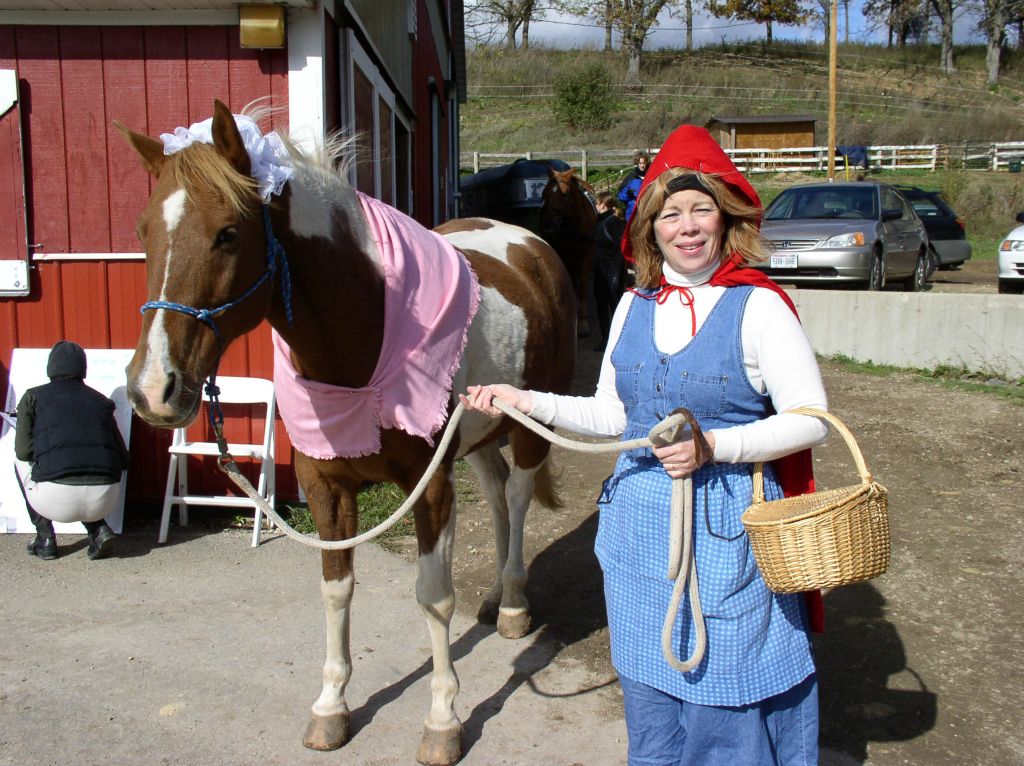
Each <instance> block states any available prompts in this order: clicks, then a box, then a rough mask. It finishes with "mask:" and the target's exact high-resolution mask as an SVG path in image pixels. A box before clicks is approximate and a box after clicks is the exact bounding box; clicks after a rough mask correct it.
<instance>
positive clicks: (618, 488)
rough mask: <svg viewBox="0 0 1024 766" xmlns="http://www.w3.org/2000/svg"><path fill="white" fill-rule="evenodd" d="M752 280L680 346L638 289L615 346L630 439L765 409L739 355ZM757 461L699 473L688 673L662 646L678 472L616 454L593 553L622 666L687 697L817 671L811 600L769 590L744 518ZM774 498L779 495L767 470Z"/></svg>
mask: <svg viewBox="0 0 1024 766" xmlns="http://www.w3.org/2000/svg"><path fill="white" fill-rule="evenodd" d="M753 289H754V288H753V287H749V286H741V287H731V288H729V289H727V290H726V291H725V293H724V295H723V296H722V297H721V298H720V299H719V301H718V303H717V304H716V305H715V306H714V308H713V309H712V311H711V314H710V315H709V316H708V318H707V320H706V321H705V322H704V325H703V326H702V327H701V328H700V330H699V331H698V332H697V334H696V335H695V336H694V338H693V339H692V340H691V341H690V343H689V344H688V345H686V346H685V347H684V348H683V349H682V350H680V351H679V352H677V353H675V354H663V353H661V352H659V351H658V350H657V347H656V346H655V342H654V308H655V301H653V300H645V299H643V298H641V297H639V296H636V297H634V298H633V301H632V304H631V305H630V308H629V313H628V314H627V317H626V321H625V325H624V327H623V329H622V334H621V335H620V336H619V340H618V342H617V343H616V345H615V349H614V350H613V351H612V356H611V362H612V364H613V365H614V367H615V381H616V389H617V391H618V395H619V398H620V399H621V400H622V403H623V405H624V406H625V410H626V420H627V423H626V430H625V433H624V434H623V439H633V438H637V437H642V436H646V435H647V432H648V431H649V430H650V428H651V427H652V426H653V425H655V424H656V423H657V422H659V421H660V420H662V419H663V418H664V417H665V416H666V415H668V414H669V413H671V412H672V410H674V409H675V408H676V407H679V406H684V407H686V408H687V409H689V410H690V411H691V412H693V414H694V415H695V416H696V417H697V419H698V421H699V422H700V425H701V428H702V429H705V430H709V429H713V428H726V427H729V426H734V425H739V424H743V423H749V422H752V421H754V420H758V419H762V418H764V417H766V416H767V414H768V413H769V411H770V407H771V402H770V399H769V397H768V396H766V395H764V394H761V393H759V392H758V391H755V390H754V388H753V387H752V386H751V385H750V381H749V380H748V379H747V374H746V370H745V368H744V365H743V348H742V341H741V334H740V326H741V320H742V318H743V311H744V308H745V306H746V303H747V300H748V298H749V297H750V294H751V291H752V290H753ZM752 468H753V467H752V465H751V464H750V463H742V464H707V465H705V466H704V467H702V468H701V469H700V470H699V471H697V472H696V473H695V474H694V475H693V493H694V523H693V537H694V560H695V564H696V571H697V577H698V582H699V584H700V600H701V606H702V608H703V612H704V618H705V621H706V624H707V634H708V643H707V650H706V652H705V654H704V659H703V661H702V662H701V664H700V665H698V666H697V667H696V668H695V669H694V670H693V671H691V672H689V673H681V672H679V671H677V670H674V669H672V668H671V667H670V666H669V665H668V663H666V662H665V659H664V657H663V656H662V650H661V630H662V623H663V621H664V619H665V613H666V612H667V610H668V605H669V600H670V597H671V593H672V586H673V581H672V580H669V579H668V577H667V569H668V548H669V510H670V504H671V491H672V479H671V478H670V477H669V476H668V474H667V473H666V472H665V470H664V468H663V467H662V465H661V463H660V462H659V461H658V460H657V458H655V457H654V456H653V454H652V453H651V451H650V450H649V449H642V450H630V451H628V452H623V453H622V454H621V455H620V456H619V459H618V461H617V463H616V465H615V472H614V473H613V474H612V476H611V477H610V478H609V479H608V480H607V481H605V484H604V486H603V488H602V492H601V497H600V498H599V500H598V506H599V509H600V521H599V525H598V533H597V540H596V543H595V552H596V554H597V558H598V560H599V561H600V563H601V568H602V570H603V571H604V583H605V600H606V604H607V609H608V627H609V631H610V634H611V649H612V663H613V665H614V666H615V669H616V670H617V671H618V673H619V674H620V675H624V676H626V677H627V678H629V679H631V680H633V681H639V682H640V683H643V684H647V685H648V686H652V687H654V688H656V689H659V690H661V691H663V692H665V693H667V694H671V695H673V696H675V697H678V698H680V699H682V700H685V701H687V702H692V703H696V704H699V705H725V706H738V705H746V704H749V703H752V702H757V701H760V700H763V699H767V698H769V697H772V696H775V695H776V694H780V693H782V692H784V691H786V690H787V689H790V688H791V687H793V686H795V685H796V684H798V683H800V682H801V681H802V680H804V679H805V678H806V677H807V676H809V675H810V674H811V673H813V672H814V661H813V658H812V656H811V647H810V642H809V639H808V633H807V615H806V611H805V608H804V604H803V597H802V596H801V595H800V594H793V595H778V594H775V593H772V592H771V591H770V590H768V588H767V586H766V585H765V583H764V580H763V579H762V577H761V575H760V573H759V572H758V569H757V566H756V564H755V562H754V555H753V552H752V551H751V549H750V543H749V541H748V539H747V535H746V533H745V532H744V530H743V524H742V523H741V522H740V515H741V514H742V513H743V511H744V510H746V508H747V507H748V506H749V505H750V501H751V496H752V494H753V480H752ZM765 494H766V496H767V497H768V499H777V498H779V497H781V496H782V492H781V490H780V488H779V485H778V482H777V481H776V480H775V477H774V475H773V474H771V472H770V470H767V469H766V471H765ZM694 643H695V635H694V629H693V620H692V615H691V612H690V602H689V597H687V598H685V599H684V602H683V605H682V608H681V609H680V610H679V616H678V617H677V620H676V625H675V628H674V632H673V644H674V646H675V647H676V650H677V651H676V656H677V657H680V658H686V657H689V656H690V655H691V653H692V651H693V647H694Z"/></svg>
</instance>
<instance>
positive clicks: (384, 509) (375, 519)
mask: <svg viewBox="0 0 1024 766" xmlns="http://www.w3.org/2000/svg"><path fill="white" fill-rule="evenodd" d="M404 502H405V493H404V492H402V490H400V489H399V488H398V487H396V486H395V485H394V484H389V483H386V482H382V483H380V484H367V485H366V486H365V487H363V489H362V490H361V491H360V492H359V494H358V495H357V496H356V503H357V504H358V506H359V531H358V534H362V533H363V532H367V531H369V530H371V529H373V528H374V527H375V526H377V525H378V524H380V523H381V522H382V521H384V520H385V519H387V518H388V517H389V516H391V514H392V513H394V512H395V511H396V510H398V507H399V506H400V505H401V504H402V503H404ZM285 510H286V511H287V514H288V515H287V516H286V517H285V520H286V521H287V522H288V523H289V524H291V525H292V527H294V528H295V530H296V531H298V532H302V533H303V534H307V535H309V534H313V533H314V532H316V524H315V523H313V514H311V513H310V512H309V506H308V505H307V504H306V503H288V504H286V505H285ZM415 532H416V528H415V526H414V523H413V519H412V514H411V513H407V514H405V516H403V517H402V518H401V519H399V520H398V521H397V522H396V523H395V524H394V526H392V527H391V528H390V529H388V530H387V531H386V532H384V533H383V534H382V535H381V536H380V537H378V538H377V540H378V541H387V540H392V539H396V538H399V537H404V536H406V535H411V534H415Z"/></svg>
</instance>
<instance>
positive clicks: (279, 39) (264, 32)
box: [238, 5, 285, 48]
mask: <svg viewBox="0 0 1024 766" xmlns="http://www.w3.org/2000/svg"><path fill="white" fill-rule="evenodd" d="M238 32H239V40H240V41H241V44H242V47H243V48H283V47H284V40H285V36H284V6H283V5H240V6H238Z"/></svg>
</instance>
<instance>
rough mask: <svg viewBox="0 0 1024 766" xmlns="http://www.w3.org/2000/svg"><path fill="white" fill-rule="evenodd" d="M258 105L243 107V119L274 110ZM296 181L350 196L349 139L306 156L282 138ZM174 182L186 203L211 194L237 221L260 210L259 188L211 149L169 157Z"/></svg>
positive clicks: (336, 136)
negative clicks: (230, 210)
mask: <svg viewBox="0 0 1024 766" xmlns="http://www.w3.org/2000/svg"><path fill="white" fill-rule="evenodd" d="M260 101H262V99H260V100H257V101H255V102H252V103H250V104H248V105H247V106H246V107H245V108H244V109H243V110H242V113H243V114H245V115H247V116H249V117H252V118H253V119H254V120H256V121H257V122H258V121H259V120H260V119H261V118H264V117H267V116H268V115H270V114H273V113H274V112H275V111H276V110H275V109H273V108H270V107H266V106H263V105H260ZM281 140H282V142H283V143H284V145H285V148H286V149H287V150H288V154H289V156H290V158H291V161H292V166H293V167H294V169H295V174H296V176H297V177H299V178H301V179H302V181H303V183H304V184H305V185H307V186H311V187H313V188H315V189H317V190H319V191H321V192H322V193H325V194H327V195H331V193H332V192H334V193H337V191H339V190H341V189H344V190H349V189H350V187H349V185H348V182H347V181H346V180H345V179H346V176H347V175H348V170H349V167H350V166H351V164H352V162H353V160H354V156H353V155H354V152H353V148H354V144H355V139H354V138H353V137H346V136H344V135H342V133H341V132H340V131H339V132H336V133H332V134H331V135H329V136H327V137H326V138H325V139H324V140H323V141H322V142H319V143H318V144H317V145H316V146H315V148H314V149H313V150H311V151H306V150H304V149H303V148H301V147H300V146H299V145H298V143H297V142H296V140H295V139H294V138H292V137H290V136H282V137H281ZM172 156H173V158H174V163H175V164H174V180H175V181H176V182H177V183H178V186H180V187H181V188H182V189H183V190H184V191H185V193H186V194H187V195H188V196H189V198H190V199H192V200H196V199H197V198H198V197H199V195H201V194H203V193H206V194H213V195H214V196H216V197H218V198H220V199H221V200H223V201H224V203H225V204H227V205H228V206H229V207H231V209H232V210H234V211H235V212H236V213H237V214H239V215H246V214H248V213H249V212H250V211H252V210H253V209H254V208H255V207H257V206H258V205H259V204H260V196H259V182H258V181H256V179H254V178H252V177H251V176H245V175H242V174H241V173H239V172H238V171H237V170H235V168H234V167H232V166H231V164H230V163H228V162H227V161H226V160H225V159H224V158H223V157H221V156H220V154H218V153H217V150H216V149H215V148H214V147H213V146H211V145H210V144H202V143H194V144H191V145H190V146H187V147H186V148H184V149H182V150H181V151H180V152H177V153H175V154H174V155H172Z"/></svg>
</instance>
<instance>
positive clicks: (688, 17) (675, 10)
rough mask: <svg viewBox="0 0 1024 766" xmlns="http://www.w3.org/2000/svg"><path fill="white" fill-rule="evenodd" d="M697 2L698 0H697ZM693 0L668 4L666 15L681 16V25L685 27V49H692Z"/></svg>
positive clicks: (682, 0) (676, 17)
mask: <svg viewBox="0 0 1024 766" xmlns="http://www.w3.org/2000/svg"><path fill="white" fill-rule="evenodd" d="M697 2H698V4H699V3H700V0H697ZM693 5H694V3H693V0H681V1H680V2H677V3H676V4H675V5H669V12H668V15H669V16H671V17H672V18H674V19H679V18H681V19H682V20H683V27H684V28H685V29H686V50H688V51H692V50H693Z"/></svg>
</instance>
